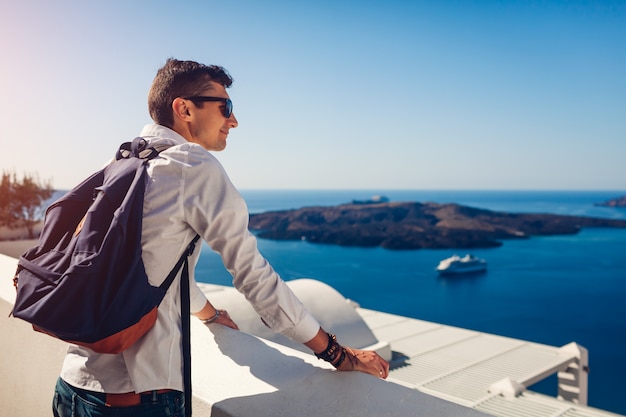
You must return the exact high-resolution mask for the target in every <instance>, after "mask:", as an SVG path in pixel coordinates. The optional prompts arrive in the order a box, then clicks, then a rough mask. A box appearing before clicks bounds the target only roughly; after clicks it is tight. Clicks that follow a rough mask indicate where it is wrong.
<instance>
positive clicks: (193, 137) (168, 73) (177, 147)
mask: <svg viewBox="0 0 626 417" xmlns="http://www.w3.org/2000/svg"><path fill="white" fill-rule="evenodd" d="M231 84H232V79H231V78H230V76H229V75H228V73H227V72H226V71H225V70H224V69H223V68H221V67H218V66H206V65H202V64H199V63H196V62H192V61H178V60H174V59H169V60H168V61H167V63H166V64H165V66H164V67H163V68H161V69H160V70H159V71H158V73H157V75H156V78H155V79H154V82H153V84H152V87H151V89H150V93H149V97H148V106H149V110H150V115H151V117H152V119H153V120H154V122H155V124H154V125H149V126H146V127H145V128H144V129H143V131H142V132H141V136H142V137H143V138H145V139H146V140H147V141H148V143H149V144H150V145H151V146H154V147H155V148H156V149H157V150H162V152H161V154H160V156H159V157H158V158H156V159H154V160H152V161H151V162H150V165H149V168H148V175H149V182H148V184H147V186H146V194H145V201H144V210H143V216H144V218H143V229H142V259H143V261H144V264H145V267H146V272H147V274H148V277H149V279H150V282H151V284H152V285H155V286H156V285H159V284H161V281H162V280H163V279H164V277H165V276H166V275H167V273H168V272H169V270H170V269H171V268H172V265H174V264H175V262H176V261H177V260H178V258H179V257H180V255H181V254H182V253H183V251H184V250H185V248H186V246H187V244H188V243H189V242H190V241H191V240H192V238H193V237H194V236H195V235H196V234H199V235H201V236H202V238H203V239H204V240H206V241H207V243H208V244H209V246H210V247H211V248H212V249H213V250H215V251H216V252H218V253H219V254H220V255H221V257H222V260H223V262H224V265H225V266H226V268H227V269H228V270H229V271H230V272H231V274H232V275H233V284H234V286H235V287H236V288H237V289H238V290H239V291H240V292H242V293H243V294H244V295H245V296H246V298H247V300H248V301H249V302H250V303H251V305H252V306H253V307H254V309H255V310H256V311H257V313H258V314H259V315H260V316H261V318H262V319H263V321H264V322H265V323H266V324H267V325H268V326H269V327H270V328H272V329H273V330H274V331H276V332H280V333H282V334H284V335H285V336H287V337H289V338H291V339H292V340H295V341H298V342H301V343H304V344H305V345H306V346H307V347H309V348H310V349H311V350H312V351H313V352H314V353H316V355H318V357H319V358H321V359H324V360H327V361H328V362H330V363H332V364H333V365H334V366H335V367H336V368H337V369H338V370H341V371H348V370H356V371H362V372H366V373H369V374H372V375H375V376H378V377H380V378H386V377H387V375H388V373H389V365H388V363H387V362H386V361H385V360H384V359H382V358H381V357H380V356H379V355H377V354H376V353H375V352H371V351H362V350H357V349H350V348H347V347H342V346H341V345H339V344H338V343H337V341H336V339H335V338H334V336H332V335H329V334H328V333H326V332H325V331H324V330H323V329H322V328H321V327H320V325H319V324H318V322H317V321H316V320H315V319H314V318H313V317H312V316H311V314H310V313H309V312H308V311H306V310H305V309H304V307H303V306H302V304H301V303H300V301H299V300H298V299H297V298H296V297H295V295H294V294H293V293H292V292H291V290H290V289H289V288H288V287H287V285H286V284H285V283H284V282H283V281H282V280H281V279H280V277H279V276H278V275H277V274H276V272H274V270H273V269H272V267H271V266H270V265H269V264H268V263H267V261H266V260H265V259H264V258H263V257H262V256H261V254H260V253H259V251H258V250H257V245H256V239H255V238H254V236H253V235H252V234H250V233H249V231H248V211H247V207H246V204H245V202H244V200H243V199H242V197H241V196H240V194H239V192H238V191H237V190H236V189H235V187H234V186H233V185H232V183H231V182H230V180H229V179H228V176H227V175H226V173H225V171H224V169H223V168H222V166H221V165H220V163H219V162H218V161H217V159H216V158H215V157H214V156H213V155H212V154H211V153H209V152H208V151H221V150H223V149H224V148H225V147H226V139H227V137H228V133H229V131H230V129H232V128H235V127H237V124H238V122H237V119H236V118H235V115H234V113H233V111H232V109H233V107H232V102H231V100H230V98H229V96H228V93H227V92H226V88H228V87H230V85H231ZM199 247H200V245H198V246H197V247H196V248H197V249H196V251H195V253H194V254H193V255H192V257H191V259H190V262H191V268H190V270H191V271H190V284H191V285H190V287H191V290H190V291H191V295H190V304H191V311H192V313H193V314H194V315H195V316H197V317H198V318H199V319H201V320H203V321H205V322H207V323H219V324H222V325H225V326H228V327H231V328H233V329H237V325H236V324H235V323H234V322H233V321H232V320H231V318H230V316H229V315H228V313H227V312H226V311H225V310H218V309H216V308H215V307H214V306H213V304H211V303H210V302H209V301H208V300H207V298H206V296H205V295H204V293H202V291H201V290H200V289H199V288H198V286H197V284H196V281H195V279H194V276H193V272H192V271H193V266H195V264H196V263H197V260H198V256H199ZM177 279H180V273H179V276H178V277H177ZM179 299H180V291H179V285H177V284H176V283H174V284H172V286H171V287H170V289H169V291H168V293H167V294H166V296H165V298H164V299H163V301H162V303H161V305H160V306H159V310H158V318H157V321H156V324H155V325H154V327H153V328H152V329H151V330H150V331H149V332H148V333H146V334H145V335H144V336H143V337H142V338H141V339H140V340H139V341H138V342H137V343H135V344H134V345H133V346H131V347H130V348H129V349H127V350H125V351H124V352H122V353H120V354H117V355H112V354H98V353H95V352H93V351H91V350H89V349H87V348H83V347H79V346H74V345H70V347H69V348H68V353H67V356H66V358H65V361H64V363H63V368H62V370H61V376H60V378H59V380H58V382H57V387H56V392H55V397H54V403H53V409H54V413H55V416H57V417H65V416H70V415H71V416H89V417H91V416H108V415H115V416H126V415H127V416H131V415H132V416H133V417H142V416H151V417H153V416H166V415H177V413H178V415H182V413H183V412H184V407H185V404H184V401H183V394H182V392H181V391H182V389H183V381H182V358H181V343H182V342H181V330H180V329H181V319H180V307H179V306H178V302H177V301H178V300H179ZM72 413H73V414H72Z"/></svg>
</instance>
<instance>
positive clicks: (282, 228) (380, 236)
mask: <svg viewBox="0 0 626 417" xmlns="http://www.w3.org/2000/svg"><path fill="white" fill-rule="evenodd" d="M583 227H619V228H626V220H612V219H601V218H593V217H579V216H566V215H556V214H521V213H505V212H495V211H490V210H484V209H477V208H472V207H466V206H461V205H458V204H438V203H417V202H385V203H378V204H342V205H339V206H333V207H305V208H301V209H296V210H284V211H274V212H266V213H258V214H251V215H250V230H252V231H253V232H255V233H256V234H257V236H258V237H260V238H265V239H275V240H306V241H309V242H312V243H324V244H333V245H341V246H360V247H375V246H381V247H384V248H387V249H420V248H424V249H462V248H487V247H495V246H500V245H502V242H501V240H503V239H524V238H528V237H530V236H541V235H557V234H574V233H577V232H579V231H580V229H581V228H583Z"/></svg>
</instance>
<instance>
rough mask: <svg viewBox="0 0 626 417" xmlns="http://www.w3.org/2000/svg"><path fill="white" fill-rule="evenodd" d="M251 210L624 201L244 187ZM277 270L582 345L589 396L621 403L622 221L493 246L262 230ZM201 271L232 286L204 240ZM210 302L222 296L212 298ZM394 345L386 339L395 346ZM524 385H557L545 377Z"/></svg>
mask: <svg viewBox="0 0 626 417" xmlns="http://www.w3.org/2000/svg"><path fill="white" fill-rule="evenodd" d="M241 193H242V195H243V197H244V199H245V200H246V202H247V204H248V208H249V211H250V212H251V213H260V212H266V211H273V210H286V209H295V208H301V207H310V206H334V205H338V204H343V203H348V202H351V201H352V200H366V199H369V198H371V197H372V196H374V195H384V196H386V197H388V198H389V199H390V201H398V202H400V201H403V202H404V201H417V202H437V203H457V204H461V205H466V206H471V207H477V208H483V209H489V210H494V211H504V212H512V213H554V214H563V215H576V216H591V217H602V218H611V219H626V209H625V208H609V207H599V206H596V205H595V203H599V202H603V201H606V200H609V199H612V198H616V197H620V196H622V195H626V191H625V190H617V191H616V190H607V191H450V190H445V191H435V190H333V191H321V190H315V191H311V190H280V191H276V190H273V191H272V190H248V191H246V190H243V191H242V192H241ZM258 246H259V250H260V251H261V253H262V254H263V255H264V256H265V257H266V258H267V259H268V261H269V262H270V263H271V264H272V266H273V267H274V269H275V270H276V271H277V272H278V273H279V274H280V275H281V277H282V278H283V279H284V280H285V281H289V280H293V279H297V278H314V279H317V280H320V281H322V282H325V283H326V284H328V285H330V286H332V287H334V288H335V289H336V290H337V291H339V292H340V293H341V294H343V296H345V297H346V298H349V299H351V300H354V301H356V302H357V303H358V304H360V305H361V306H362V307H364V308H368V309H373V310H379V311H384V312H388V313H393V314H399V315H402V316H407V317H413V318H416V319H421V320H427V321H432V322H436V323H441V324H446V325H451V326H458V327H462V328H466V329H471V330H476V331H480V332H486V333H492V334H497V335H502V336H508V337H513V338H517V339H523V340H528V341H531V342H537V343H542V344H548V345H552V346H563V345H566V344H568V343H570V342H576V343H578V344H580V345H581V346H583V347H585V348H586V349H588V351H589V365H590V373H589V401H588V405H590V406H592V407H597V408H601V409H604V410H608V411H612V412H616V413H620V414H626V395H624V390H625V388H626V386H625V384H624V375H626V229H614V228H586V229H583V230H582V231H581V232H579V233H578V234H575V235H560V236H544V237H532V238H529V239H523V240H505V241H503V245H502V246H500V247H497V248H489V249H472V250H471V251H464V250H444V249H441V250H431V249H419V250H387V249H382V248H356V247H340V246H334V245H322V244H312V243H309V242H306V241H273V240H266V239H259V240H258ZM465 253H472V254H473V255H476V256H479V257H481V258H484V259H486V260H487V262H488V270H487V272H485V273H482V274H478V275H468V276H455V277H441V276H439V275H438V274H437V272H436V271H435V267H436V266H437V264H438V263H439V261H440V260H442V259H444V258H447V257H449V256H451V255H453V254H458V255H464V254H465ZM196 278H197V279H198V281H201V282H207V283H214V284H221V285H232V284H231V281H232V278H231V276H230V275H229V273H228V272H227V271H226V270H225V269H224V266H223V265H222V262H221V259H220V258H219V256H218V255H217V254H215V253H214V252H212V251H211V250H210V248H208V247H206V243H205V247H204V248H203V251H202V255H201V258H200V261H199V263H198V266H197V269H196ZM213 301H214V302H215V304H217V305H219V300H213ZM392 348H393V347H392ZM530 389H532V390H534V391H538V392H541V393H544V394H548V395H552V396H556V393H557V379H556V376H553V377H550V378H548V379H546V380H544V381H542V382H540V383H538V384H536V385H534V386H532V387H530Z"/></svg>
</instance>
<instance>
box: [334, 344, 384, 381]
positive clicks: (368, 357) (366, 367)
mask: <svg viewBox="0 0 626 417" xmlns="http://www.w3.org/2000/svg"><path fill="white" fill-rule="evenodd" d="M344 349H345V351H346V359H345V360H344V361H343V363H342V364H341V365H340V366H339V367H338V368H337V370H338V371H360V372H364V373H366V374H371V375H374V376H377V377H379V378H382V379H386V378H387V377H388V376H389V363H388V362H387V361H386V360H384V359H383V358H382V357H381V356H380V355H379V354H378V353H376V352H374V351H371V350H360V349H352V348H349V347H347V346H344Z"/></svg>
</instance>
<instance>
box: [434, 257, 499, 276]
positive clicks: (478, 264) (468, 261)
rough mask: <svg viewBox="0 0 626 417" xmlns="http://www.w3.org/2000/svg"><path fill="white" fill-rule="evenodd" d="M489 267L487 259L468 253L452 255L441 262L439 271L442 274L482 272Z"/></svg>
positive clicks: (438, 267)
mask: <svg viewBox="0 0 626 417" xmlns="http://www.w3.org/2000/svg"><path fill="white" fill-rule="evenodd" d="M486 269H487V261H485V260H484V259H481V258H477V257H476V256H474V255H470V254H467V255H465V256H464V257H462V258H461V257H460V256H458V255H454V256H451V257H449V258H446V259H444V260H443V261H441V262H439V265H437V271H439V273H440V274H442V275H443V274H465V273H469V272H482V271H484V270H486Z"/></svg>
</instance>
